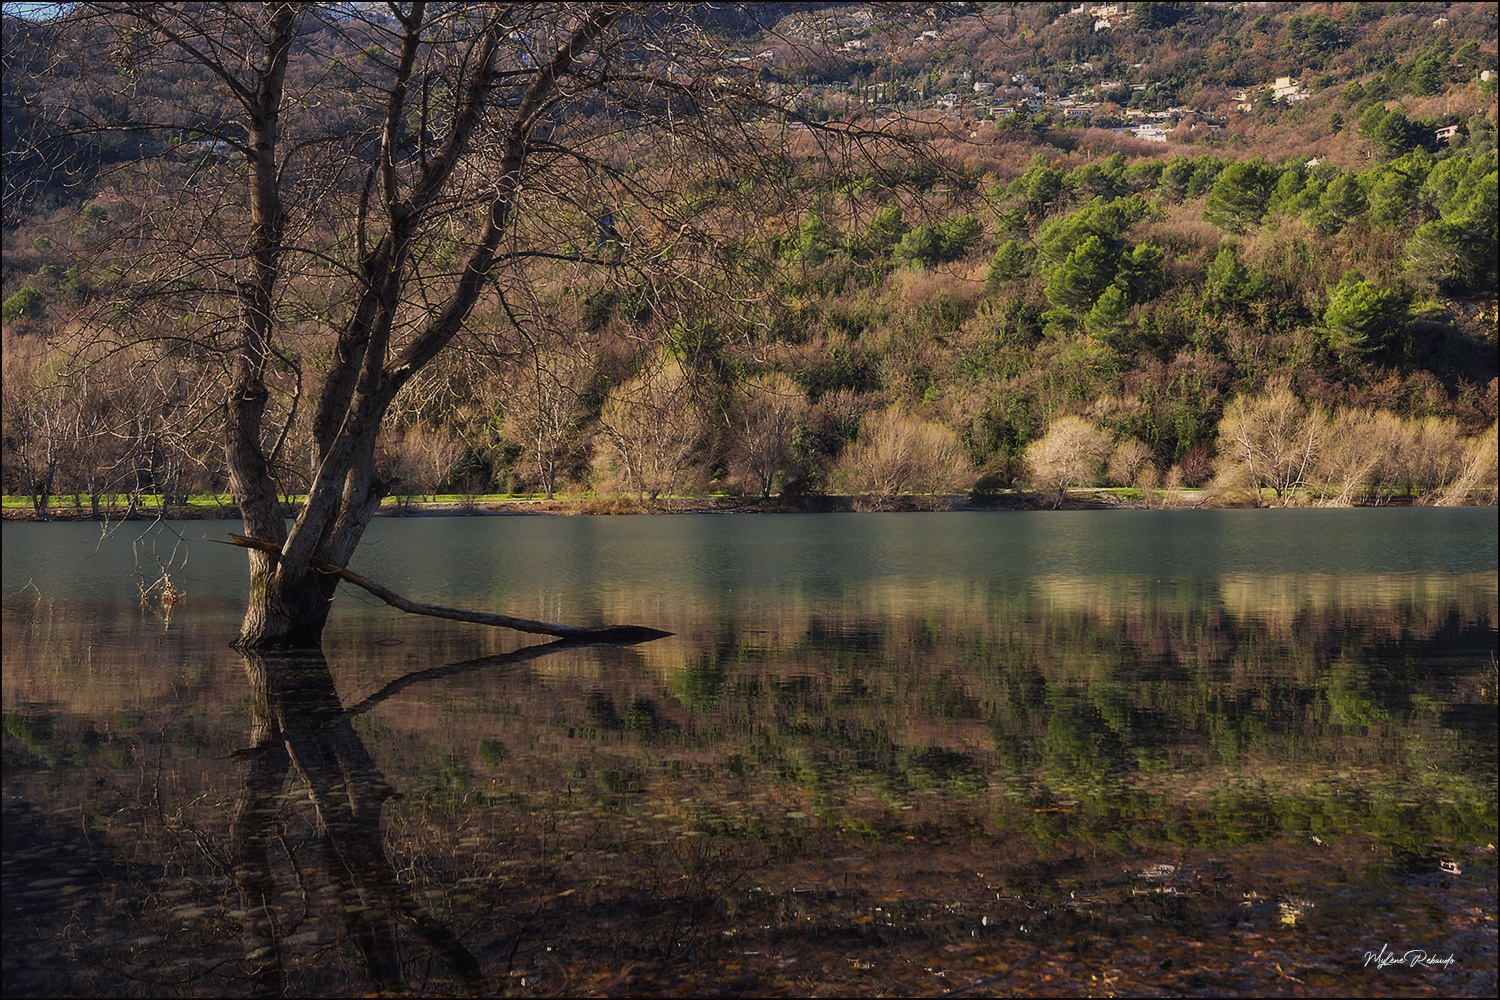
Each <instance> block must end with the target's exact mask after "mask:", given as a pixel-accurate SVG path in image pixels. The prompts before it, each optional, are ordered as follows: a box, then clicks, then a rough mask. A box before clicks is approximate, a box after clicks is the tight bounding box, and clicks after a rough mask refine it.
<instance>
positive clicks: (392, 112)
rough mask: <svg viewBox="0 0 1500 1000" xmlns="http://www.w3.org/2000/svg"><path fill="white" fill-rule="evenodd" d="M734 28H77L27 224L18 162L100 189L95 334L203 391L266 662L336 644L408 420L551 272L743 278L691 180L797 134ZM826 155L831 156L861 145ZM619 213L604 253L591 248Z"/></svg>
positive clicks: (640, 9) (457, 23)
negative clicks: (289, 512)
mask: <svg viewBox="0 0 1500 1000" xmlns="http://www.w3.org/2000/svg"><path fill="white" fill-rule="evenodd" d="M748 9H750V8H748V7H747V10H748ZM718 16H719V15H718V14H717V13H716V12H715V10H714V9H711V8H709V7H707V6H706V5H696V4H682V5H675V4H651V5H634V4H622V3H597V4H574V3H556V4H550V3H549V4H542V3H536V4H533V3H493V4H490V3H486V4H436V3H422V2H413V3H390V4H379V5H377V4H340V5H322V4H311V3H288V2H272V3H265V4H259V5H249V4H205V5H194V4H184V5H178V4H154V3H126V4H115V3H99V4H87V3H83V4H75V5H70V6H69V7H68V8H67V11H66V13H64V14H63V15H61V16H60V17H59V18H58V19H56V36H57V38H58V39H59V45H60V47H61V48H60V51H62V52H63V56H62V58H60V59H59V60H58V61H57V64H56V65H55V66H53V67H51V68H50V69H49V70H48V73H49V74H50V75H51V77H52V79H50V80H48V81H43V83H44V84H46V85H42V86H36V87H32V88H30V89H29V90H28V95H29V99H31V100H32V104H31V106H30V107H29V109H28V112H29V114H30V116H31V117H30V118H29V121H30V123H31V124H30V125H28V130H27V131H26V132H25V140H24V141H23V142H22V143H20V144H18V146H17V147H16V149H15V150H12V149H9V148H8V149H7V151H6V156H7V168H8V169H7V182H8V184H7V188H6V191H7V198H8V199H10V200H11V201H12V202H13V201H14V200H15V199H17V198H24V197H25V196H26V183H25V178H21V179H19V180H16V179H15V177H16V175H14V174H13V172H12V171H11V170H10V169H9V167H10V166H11V164H17V165H20V164H24V165H25V166H26V169H27V171H28V174H27V176H28V177H32V178H35V179H38V180H39V181H46V180H48V179H49V177H51V176H59V174H51V175H49V174H47V172H46V168H52V169H54V170H56V171H76V172H77V174H78V175H79V176H80V177H96V178H98V181H97V186H98V187H99V188H100V190H101V191H104V192H105V193H106V194H107V196H108V197H105V196H104V195H101V197H100V202H101V204H104V203H106V202H107V206H106V207H104V208H102V209H101V210H102V211H105V212H107V213H108V215H109V219H110V225H111V231H113V232H117V233H119V234H121V237H120V239H119V241H118V242H117V243H116V245H114V246H113V247H110V248H108V249H109V251H110V252H111V253H113V255H114V257H115V258H116V259H117V260H119V261H120V262H122V263H121V268H120V271H119V273H118V274H116V275H115V276H114V278H113V279H112V281H113V285H112V287H111V289H108V290H107V291H108V292H109V294H101V295H100V297H99V299H98V302H99V305H100V309H99V311H98V312H97V315H96V316H95V317H94V319H93V321H92V322H93V323H94V326H93V327H92V329H95V330H97V331H99V336H101V337H107V338H113V339H114V340H117V341H120V342H124V341H149V342H152V343H154V344H156V345H157V346H158V347H159V349H160V351H161V355H162V356H163V357H166V356H175V357H180V358H182V359H184V360H187V361H191V362H192V363H194V364H196V365H197V366H199V369H200V370H201V371H203V372H204V373H206V384H207V387H208V389H209V390H211V393H210V395H211V398H212V399H213V400H216V401H217V405H218V406H219V407H220V414H221V417H222V442H223V445H222V446H223V450H224V456H225V464H226V467H227V472H228V479H229V483H230V488H231V490H232V492H233V494H234V497H235V499H236V501H237V503H238V505H239V509H240V512H241V514H242V516H243V518H244V523H245V530H246V532H247V533H248V535H249V536H251V537H252V538H253V539H254V540H256V541H259V542H265V543H269V546H263V545H261V546H253V547H252V548H251V551H250V554H249V559H250V582H251V587H250V596H249V600H248V603H247V608H246V614H245V617H244V620H243V622H242V624H241V628H240V634H239V640H238V641H239V643H240V644H241V645H242V646H244V647H292V648H296V647H316V646H318V645H319V644H320V642H321V635H322V630H323V627H324V624H325V622H326V620H327V615H328V613H329V608H330V601H331V599H332V597H333V594H334V590H335V588H336V586H337V575H336V574H331V573H329V572H315V571H314V567H315V566H323V567H328V566H332V567H344V566H346V565H347V563H348V561H349V559H350V556H351V555H352V554H353V552H354V551H355V548H356V546H357V545H358V544H359V541H360V538H361V537H362V535H363V533H364V530H365V528H366V526H367V525H368V523H369V521H370V518H371V517H372V516H373V515H374V514H375V512H376V510H377V508H378V506H379V503H380V501H381V498H382V496H383V495H384V493H385V491H386V483H385V482H384V481H383V480H382V479H381V477H380V476H379V475H378V474H377V464H376V440H377V437H378V435H379V433H380V429H381V426H382V424H383V422H384V418H385V416H386V414H387V412H388V410H389V409H390V408H391V406H392V404H393V401H394V400H396V398H397V397H398V396H399V395H400V394H402V393H403V391H405V390H406V389H407V387H408V386H409V385H411V384H412V382H413V380H414V379H415V378H416V377H417V375H418V374H419V373H421V372H422V371H423V370H424V369H425V368H426V367H427V366H428V365H429V364H431V363H432V362H433V361H434V359H436V358H438V357H439V356H441V355H443V354H444V352H446V351H448V350H450V349H451V348H452V347H453V346H454V345H455V344H456V343H458V342H461V341H463V340H464V339H465V338H470V337H475V338H481V339H482V338H483V337H484V336H486V334H484V333H483V332H482V331H478V332H476V331H474V330H471V329H470V326H471V325H472V322H473V320H474V319H475V317H476V315H478V313H479V311H480V310H481V309H486V310H489V309H493V310H494V311H495V313H496V314H497V315H505V316H506V317H508V318H509V319H510V320H511V321H512V322H511V328H514V327H515V326H517V325H520V324H523V323H525V322H527V321H528V314H527V309H526V308H524V307H525V306H526V304H527V303H528V302H530V301H531V300H530V298H529V294H530V281H531V278H532V275H533V272H532V271H531V270H530V269H531V268H532V267H534V266H536V265H537V264H538V262H548V261H551V262H559V261H571V262H573V263H574V265H575V266H577V267H579V268H593V267H598V268H601V269H603V268H610V269H615V271H619V270H620V269H627V268H635V269H637V272H638V273H642V274H646V275H647V278H648V279H649V280H650V281H652V282H655V287H658V288H662V287H666V286H667V285H668V284H670V280H669V279H670V275H669V274H668V268H670V269H672V270H673V271H674V272H675V273H677V274H684V273H688V272H690V271H691V269H693V268H706V267H713V266H716V265H717V264H719V263H720V262H721V261H726V260H729V259H731V258H732V257H733V254H730V253H728V252H726V248H723V247H721V246H720V245H719V244H718V243H717V242H716V241H714V240H713V239H711V238H710V237H709V235H708V227H709V226H710V225H711V223H712V221H713V220H712V218H710V217H709V216H710V213H707V212H705V211H703V210H701V209H696V208H692V209H690V208H689V207H687V206H685V205H684V204H683V199H682V198H681V197H680V192H681V191H682V190H683V176H682V175H683V174H685V173H687V172H692V171H700V172H712V173H716V174H718V175H720V176H724V177H728V176H730V175H731V174H732V173H733V172H735V171H737V170H742V169H743V168H744V167H745V166H746V165H747V164H753V163H756V162H769V161H770V160H771V157H772V156H773V155H774V154H775V153H776V152H777V151H778V150H779V149H781V148H782V146H783V144H785V143H787V142H788V141H789V137H790V136H791V134H792V133H789V132H787V131H786V130H784V129H780V128H778V127H776V121H775V119H776V116H777V115H778V114H780V109H778V108H774V107H773V106H772V105H771V104H770V103H769V102H767V101H765V100H763V99H762V98H761V96H760V94H759V93H758V90H757V88H756V86H755V71H754V69H753V68H751V67H749V66H746V65H744V64H739V63H734V62H732V61H730V60H727V59H726V58H724V55H723V54H724V52H725V51H726V46H725V44H724V41H723V39H721V38H719V37H716V35H715V31H714V18H716V17H718ZM804 134H808V133H804ZM811 134H818V135H819V136H820V138H821V139H822V140H823V141H825V142H826V143H827V145H826V146H825V147H824V152H825V154H827V155H834V154H836V153H838V152H839V150H841V149H843V150H847V149H853V148H854V147H855V146H856V145H857V144H858V142H859V140H860V138H861V137H860V136H859V134H858V133H857V130H845V131H840V132H834V131H831V130H830V131H827V132H823V133H811ZM866 138H868V137H866ZM53 140H56V141H53ZM23 146H24V148H21V147H23ZM69 157H71V159H69ZM643 162H651V163H654V164H656V167H655V169H653V170H645V171H642V170H639V169H636V168H638V167H639V166H640V165H641V164H642V163H643ZM38 164H41V165H42V166H41V167H38ZM12 181H14V183H12ZM600 204H603V205H604V206H605V208H606V211H607V214H608V218H609V221H610V226H609V230H610V239H609V245H608V248H607V251H606V248H605V247H604V246H602V245H600V244H591V243H590V237H591V236H592V234H593V232H594V230H595V228H596V224H597V222H598V219H601V218H604V217H605V216H604V215H601V214H600V213H599V205H600ZM96 214H97V213H96ZM100 252H101V253H102V252H104V250H103V249H102V248H101V250H100ZM736 252H737V253H741V254H742V253H743V252H744V248H736ZM612 273H613V272H612ZM121 303H126V305H124V307H121V305H120V304H121ZM495 326H496V328H497V329H498V328H499V327H500V326H501V324H496V325H495ZM502 346H503V345H502ZM304 427H305V428H306V429H307V434H308V438H309V440H308V441H307V442H306V445H305V447H306V451H307V453H308V455H309V456H310V466H308V467H305V468H303V469H298V468H294V467H293V466H292V465H291V463H290V458H291V456H293V455H294V454H296V453H297V452H298V451H299V450H301V448H302V447H303V446H302V445H300V444H299V442H298V441H297V440H296V438H297V436H298V434H299V433H301V428H304ZM303 475H305V476H306V477H307V480H306V500H305V502H303V503H302V504H301V506H300V508H299V509H298V510H297V511H296V517H295V520H294V521H293V522H292V523H291V524H290V525H288V524H287V522H286V519H285V518H284V516H283V509H282V501H283V498H284V497H285V496H286V494H287V493H288V492H290V491H289V490H288V489H287V488H286V486H287V484H288V483H290V482H293V481H296V480H297V479H298V478H299V477H301V476H303Z"/></svg>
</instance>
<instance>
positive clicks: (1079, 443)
mask: <svg viewBox="0 0 1500 1000" xmlns="http://www.w3.org/2000/svg"><path fill="white" fill-rule="evenodd" d="M1109 457H1110V443H1109V436H1108V435H1107V434H1105V433H1104V432H1103V431H1101V430H1100V429H1099V428H1098V427H1096V426H1094V424H1092V423H1090V422H1089V421H1088V420H1085V419H1084V418H1083V417H1077V416H1068V417H1062V418H1060V419H1058V420H1054V421H1053V422H1052V425H1051V426H1050V427H1048V428H1047V433H1046V434H1044V435H1042V436H1041V437H1040V438H1038V439H1037V440H1036V441H1033V442H1032V443H1031V444H1029V445H1028V446H1027V447H1026V468H1027V470H1028V472H1029V474H1030V477H1031V483H1032V485H1033V486H1035V487H1036V488H1037V489H1039V490H1041V491H1042V492H1044V493H1050V492H1052V491H1053V490H1056V491H1057V497H1056V499H1055V500H1054V501H1053V504H1052V506H1053V507H1054V508H1056V507H1061V506H1062V502H1063V499H1064V498H1065V497H1066V496H1067V492H1068V487H1070V486H1085V485H1089V484H1092V483H1093V482H1095V481H1096V480H1097V479H1098V478H1099V472H1100V470H1101V469H1102V468H1103V467H1104V464H1105V462H1106V460H1108V458H1109Z"/></svg>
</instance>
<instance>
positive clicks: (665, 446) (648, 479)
mask: <svg viewBox="0 0 1500 1000" xmlns="http://www.w3.org/2000/svg"><path fill="white" fill-rule="evenodd" d="M599 424H600V428H601V431H600V441H599V444H598V445H597V447H596V449H595V457H594V466H595V468H596V470H597V471H598V474H599V477H600V478H599V484H600V487H601V488H602V489H614V490H621V491H628V492H631V493H634V494H636V495H637V496H638V497H640V499H642V500H656V499H658V498H660V497H663V496H665V497H671V496H672V495H673V494H674V493H676V492H677V491H678V490H679V489H683V488H686V487H689V486H692V485H697V482H696V481H697V480H699V479H701V478H702V473H703V471H704V463H705V459H706V457H707V456H706V453H705V445H706V444H707V441H708V425H707V422H706V420H705V417H704V410H703V404H702V402H701V400H700V399H699V397H698V394H697V392H696V391H695V388H694V386H693V384H692V382H691V381H690V380H689V379H688V377H687V375H686V373H685V372H684V371H683V368H682V365H681V364H680V363H679V362H677V361H676V360H675V359H671V358H659V359H654V360H653V361H652V362H648V363H647V365H646V367H645V368H644V369H643V370H642V371H641V373H640V374H639V375H637V376H636V377H635V378H633V379H631V380H630V381H629V382H626V383H625V384H624V385H622V386H619V387H618V388H616V389H615V391H613V392H611V393H610V394H609V396H608V398H606V399H605V401H604V407H603V409H602V410H601V411H600V413H599Z"/></svg>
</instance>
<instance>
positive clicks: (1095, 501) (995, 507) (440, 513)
mask: <svg viewBox="0 0 1500 1000" xmlns="http://www.w3.org/2000/svg"><path fill="white" fill-rule="evenodd" d="M1182 492H1184V493H1188V494H1198V493H1201V491H1197V490H1193V491H1182ZM1162 499H1163V500H1164V501H1165V502H1161V503H1153V504H1149V505H1148V504H1142V503H1138V502H1135V501H1133V500H1131V499H1127V498H1125V497H1121V496H1118V495H1117V494H1115V493H1113V492H1112V491H1104V490H1100V491H1097V492H1084V493H1083V494H1082V495H1078V494H1069V495H1068V497H1067V498H1066V499H1065V500H1064V501H1063V503H1062V505H1061V506H1060V507H1057V508H1054V507H1053V501H1052V498H1051V496H1046V495H1043V494H1039V493H1022V492H1017V493H1006V494H997V495H994V496H990V497H985V498H983V499H979V500H976V499H975V498H974V496H973V495H972V494H969V493H950V494H933V495H924V496H917V495H903V496H896V497H873V496H829V495H819V496H804V497H773V498H770V499H761V498H760V497H728V496H721V497H688V498H674V499H671V500H640V499H637V498H634V497H579V498H569V499H553V500H545V499H541V498H537V499H505V500H485V499H474V500H436V501H430V500H411V501H406V500H401V501H397V502H392V501H390V500H387V501H386V502H385V503H384V504H382V505H381V508H380V510H379V511H377V512H376V514H375V516H376V517H589V516H596V517H597V516H609V515H625V514H650V515H658V514H823V513H870V512H927V513H934V512H947V511H1017V510H1053V509H1057V510H1142V509H1148V508H1150V509H1155V508H1159V507H1179V508H1189V507H1195V506H1201V505H1202V503H1201V498H1198V497H1193V498H1188V497H1181V496H1178V497H1172V498H1165V497H1164V498H1162ZM1195 501H1197V502H1195ZM1233 506H1238V505H1233ZM99 510H100V513H101V514H102V516H101V517H97V518H96V517H94V516H93V511H92V509H91V508H90V507H89V506H87V505H84V506H82V507H79V506H74V505H73V504H56V505H53V506H50V507H48V509H47V512H46V515H45V516H40V517H39V516H37V514H36V512H35V511H33V510H32V509H31V508H29V507H7V508H4V509H3V511H0V519H3V520H4V521H38V522H44V521H92V520H98V521H152V520H158V519H165V520H171V521H228V520H239V517H240V514H239V510H238V509H237V508H235V507H233V506H228V505H226V506H224V507H221V508H208V507H196V506H178V505H171V506H167V507H165V508H162V507H157V506H155V505H152V506H149V507H137V508H135V509H134V510H128V509H126V508H123V507H106V506H101V507H100V508H99ZM294 514H295V508H288V516H289V517H290V516H294Z"/></svg>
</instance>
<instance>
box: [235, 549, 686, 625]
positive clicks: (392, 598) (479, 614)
mask: <svg viewBox="0 0 1500 1000" xmlns="http://www.w3.org/2000/svg"><path fill="white" fill-rule="evenodd" d="M229 538H230V541H228V542H224V543H222V544H226V545H238V546H240V547H241V548H246V549H253V550H255V551H257V552H264V553H266V554H267V555H268V556H270V557H271V560H272V561H273V562H275V561H277V560H278V559H279V558H280V557H281V546H280V545H277V544H276V543H275V542H272V541H268V540H266V539H263V538H247V537H245V536H244V535H237V534H234V533H233V532H231V533H230V535H229ZM311 567H312V569H314V570H316V571H317V572H319V573H327V574H329V575H330V576H336V577H338V578H339V579H340V580H343V581H345V582H346V583H352V584H354V586H356V587H359V588H360V589H362V590H367V591H369V592H370V593H372V594H374V595H375V596H376V597H378V598H380V599H381V600H382V601H384V602H385V603H386V604H389V605H390V606H391V607H393V608H396V609H397V610H399V611H405V612H406V613H407V614H411V615H426V616H428V617H431V618H446V619H448V620H449V621H456V622H468V623H470V624H472V625H490V626H493V627H495V628H509V629H515V630H516V631H517V632H527V633H530V634H532V635H555V636H558V637H559V638H563V639H591V640H594V641H599V642H619V643H637V642H650V641H652V640H654V639H664V638H666V637H667V636H669V635H672V634H673V633H671V632H663V631H662V630H661V629H655V628H649V627H647V626H644V625H560V624H557V623H555V622H540V621H533V620H531V619H529V618H515V617H512V616H511V615H497V614H492V613H490V612H487V611H465V610H463V609H462V608H447V607H443V606H442V605H440V604H421V603H418V602H417V601H412V600H409V599H407V598H405V597H402V596H401V595H400V594H398V593H396V592H395V591H393V590H391V589H390V588H388V587H384V586H381V585H380V584H378V583H376V582H375V581H374V580H370V579H367V578H366V577H363V576H360V575H359V574H358V573H355V572H354V571H353V570H349V569H345V568H344V567H343V566H338V565H336V564H334V563H331V562H329V561H328V560H326V559H317V558H314V559H312V560H311Z"/></svg>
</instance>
